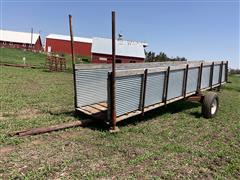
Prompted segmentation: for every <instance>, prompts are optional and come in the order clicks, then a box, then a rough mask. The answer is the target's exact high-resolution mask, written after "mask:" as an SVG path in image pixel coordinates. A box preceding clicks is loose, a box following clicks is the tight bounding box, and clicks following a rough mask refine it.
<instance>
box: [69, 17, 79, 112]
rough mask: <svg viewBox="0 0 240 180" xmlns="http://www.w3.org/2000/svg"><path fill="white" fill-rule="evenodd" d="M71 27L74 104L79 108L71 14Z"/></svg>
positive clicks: (70, 18)
mask: <svg viewBox="0 0 240 180" xmlns="http://www.w3.org/2000/svg"><path fill="white" fill-rule="evenodd" d="M69 28H70V38H71V54H72V69H73V86H74V106H75V108H77V89H76V74H75V58H74V41H73V30H72V16H71V15H69Z"/></svg>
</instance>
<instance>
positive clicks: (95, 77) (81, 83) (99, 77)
mask: <svg viewBox="0 0 240 180" xmlns="http://www.w3.org/2000/svg"><path fill="white" fill-rule="evenodd" d="M75 72H76V89H77V106H78V107H81V106H84V105H89V104H93V103H97V102H101V101H107V74H108V69H88V70H76V71H75Z"/></svg>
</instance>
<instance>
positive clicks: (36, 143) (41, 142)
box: [31, 139, 45, 145]
mask: <svg viewBox="0 0 240 180" xmlns="http://www.w3.org/2000/svg"><path fill="white" fill-rule="evenodd" d="M44 143H45V142H44V141H42V140H38V139H37V140H35V141H32V142H31V144H33V145H39V144H44Z"/></svg>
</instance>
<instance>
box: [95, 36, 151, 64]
mask: <svg viewBox="0 0 240 180" xmlns="http://www.w3.org/2000/svg"><path fill="white" fill-rule="evenodd" d="M115 44H116V63H137V62H138V63H139V62H144V59H145V49H144V47H146V46H147V44H146V43H141V42H136V41H127V40H123V39H118V40H116V43H115ZM111 55H112V39H107V38H93V44H92V62H93V63H111V62H112V56H111Z"/></svg>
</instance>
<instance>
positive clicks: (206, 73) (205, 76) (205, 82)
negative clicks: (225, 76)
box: [201, 66, 211, 89]
mask: <svg viewBox="0 0 240 180" xmlns="http://www.w3.org/2000/svg"><path fill="white" fill-rule="evenodd" d="M210 69H211V67H210V66H205V67H203V69H202V81H201V89H202V88H207V87H209V82H210Z"/></svg>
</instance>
